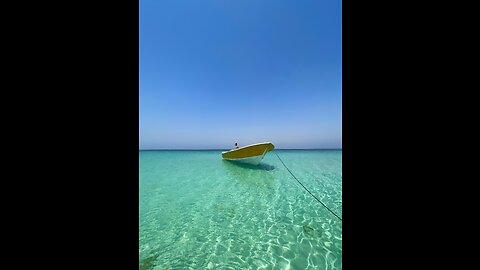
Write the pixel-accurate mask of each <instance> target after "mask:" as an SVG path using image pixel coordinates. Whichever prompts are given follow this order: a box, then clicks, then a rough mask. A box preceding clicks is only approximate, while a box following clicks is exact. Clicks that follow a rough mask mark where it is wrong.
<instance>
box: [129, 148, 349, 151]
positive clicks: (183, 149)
mask: <svg viewBox="0 0 480 270" xmlns="http://www.w3.org/2000/svg"><path fill="white" fill-rule="evenodd" d="M138 150H139V151H212V150H231V149H230V148H212V149H185V148H179V149H171V148H160V149H138ZM273 150H342V148H275V149H273Z"/></svg>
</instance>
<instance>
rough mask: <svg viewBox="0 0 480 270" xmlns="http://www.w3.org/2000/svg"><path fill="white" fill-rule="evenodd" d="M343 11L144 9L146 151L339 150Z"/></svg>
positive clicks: (235, 2)
mask: <svg viewBox="0 0 480 270" xmlns="http://www.w3.org/2000/svg"><path fill="white" fill-rule="evenodd" d="M341 6H342V2H341V1H338V0H296V1H294V0H289V1H282V0H161V1H158V0H140V52H139V53H140V56H139V60H140V85H139V87H140V112H139V113H140V119H139V121H140V127H139V128H140V130H139V135H140V142H139V143H140V149H227V148H233V145H234V143H235V142H238V143H239V144H240V146H242V145H246V144H251V143H257V142H264V141H270V142H273V143H274V144H275V146H276V148H342V24H341V20H342V9H341Z"/></svg>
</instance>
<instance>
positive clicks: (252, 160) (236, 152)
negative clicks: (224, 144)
mask: <svg viewBox="0 0 480 270" xmlns="http://www.w3.org/2000/svg"><path fill="white" fill-rule="evenodd" d="M274 148H275V146H274V145H273V144H272V143H270V142H266V143H258V144H252V145H247V146H245V147H242V148H238V149H233V150H230V151H226V152H222V158H223V159H225V160H231V161H237V162H241V163H247V164H252V165H258V164H260V162H261V161H262V159H263V157H264V156H265V154H266V153H267V152H269V151H272V150H273V149H274Z"/></svg>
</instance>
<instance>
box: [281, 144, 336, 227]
mask: <svg viewBox="0 0 480 270" xmlns="http://www.w3.org/2000/svg"><path fill="white" fill-rule="evenodd" d="M275 155H277V157H278V159H279V160H280V162H282V164H283V166H285V168H287V170H288V172H289V173H290V174H291V175H292V176H293V178H295V180H297V182H298V183H299V184H300V185H301V186H302V187H303V188H304V189H305V190H306V191H308V193H310V195H312V196H313V197H314V198H315V199H316V200H317V201H318V202H319V203H321V204H322V205H323V206H324V207H325V208H327V210H328V211H330V213H332V214H333V215H334V216H336V217H337V218H338V219H339V220H340V221H342V219H341V218H340V217H339V216H338V215H337V214H335V213H334V212H333V211H332V210H330V208H328V207H327V206H326V205H325V204H324V203H323V202H321V201H320V200H319V199H318V198H317V197H315V195H313V194H312V192H310V190H308V188H306V187H305V186H304V185H303V184H302V182H300V181H299V180H298V179H297V177H295V175H294V174H293V173H292V171H290V169H289V168H288V167H287V165H285V163H283V161H282V159H281V158H280V156H278V154H277V153H275Z"/></svg>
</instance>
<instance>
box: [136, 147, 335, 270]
mask: <svg viewBox="0 0 480 270" xmlns="http://www.w3.org/2000/svg"><path fill="white" fill-rule="evenodd" d="M275 154H278V155H279V156H280V158H281V159H282V160H283V162H284V163H285V164H286V166H288V168H289V169H290V171H292V173H293V174H294V175H295V176H296V177H297V179H298V180H300V181H301V182H302V183H303V185H305V187H307V188H308V189H309V190H310V192H312V193H313V194H314V195H315V196H316V197H317V198H318V199H320V200H321V201H322V202H323V203H324V204H325V205H326V206H328V207H329V208H330V209H331V210H332V211H333V212H335V213H336V214H337V215H338V216H339V217H341V216H342V215H341V214H342V151H341V150H274V151H273V152H269V153H267V155H266V156H265V158H264V159H263V161H262V163H261V164H260V165H259V166H256V167H255V166H244V165H238V164H236V163H232V162H229V161H224V160H222V159H221V150H218V151H217V150H216V151H140V183H139V184H140V187H139V188H140V198H139V199H140V216H139V230H140V231H139V235H140V239H139V241H140V242H139V244H140V250H139V260H140V262H139V263H140V269H341V268H342V222H341V221H340V220H339V219H338V218H337V217H335V216H334V215H333V214H331V213H330V212H329V211H328V210H327V209H326V208H324V207H323V206H322V205H321V204H320V203H319V202H318V201H317V200H315V199H314V198H313V197H312V196H311V195H310V194H309V193H308V192H307V191H306V190H305V189H304V188H303V187H302V186H301V185H300V184H298V182H297V181H296V180H295V179H294V178H293V177H292V176H291V174H290V173H289V172H288V171H287V169H286V168H285V167H284V166H283V164H282V163H281V162H280V160H279V159H278V158H277V156H276V155H275Z"/></svg>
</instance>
